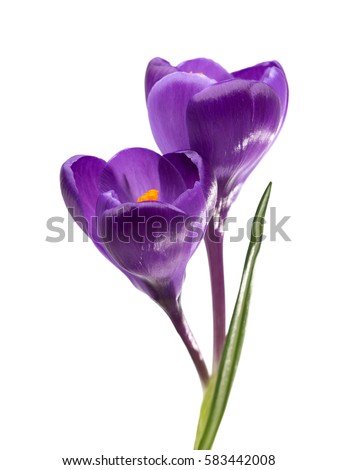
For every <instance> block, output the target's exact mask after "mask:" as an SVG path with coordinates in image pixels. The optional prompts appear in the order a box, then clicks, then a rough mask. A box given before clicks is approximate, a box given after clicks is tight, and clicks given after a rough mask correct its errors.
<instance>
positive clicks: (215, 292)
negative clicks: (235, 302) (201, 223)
mask: <svg viewBox="0 0 338 470" xmlns="http://www.w3.org/2000/svg"><path fill="white" fill-rule="evenodd" d="M205 246H206V250H207V255H208V262H209V272H210V282H211V294H212V308H213V338H214V342H213V372H215V371H217V369H218V365H219V361H220V358H221V355H222V351H223V348H224V343H225V338H226V316H225V315H226V314H225V288H224V267H223V232H220V231H218V230H217V229H216V224H215V218H214V217H212V218H211V220H210V222H209V225H208V228H207V232H206V235H205Z"/></svg>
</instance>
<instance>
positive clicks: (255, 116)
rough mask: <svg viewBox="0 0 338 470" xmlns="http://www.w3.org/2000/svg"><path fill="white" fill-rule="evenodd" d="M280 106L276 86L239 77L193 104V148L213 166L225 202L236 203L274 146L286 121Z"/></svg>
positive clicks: (190, 109) (211, 89) (189, 115)
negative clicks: (243, 186) (240, 188)
mask: <svg viewBox="0 0 338 470" xmlns="http://www.w3.org/2000/svg"><path fill="white" fill-rule="evenodd" d="M280 108H281V107H280V100H279V98H278V96H277V94H276V93H275V92H274V91H273V90H272V88H271V87H270V86H268V85H266V84H265V83H262V82H253V81H246V80H239V79H235V80H230V81H227V82H222V83H218V84H216V85H213V86H211V87H209V88H207V89H205V90H203V91H201V92H200V93H198V94H196V95H195V96H194V97H193V98H192V99H191V100H190V103H189V106H188V110H187V123H188V129H189V137H190V144H191V148H193V149H194V150H195V151H197V152H198V153H199V154H200V155H201V156H202V157H203V158H204V159H205V160H208V161H209V163H210V165H211V167H212V168H213V171H214V175H215V177H216V179H217V182H218V192H219V194H218V198H219V203H220V200H221V199H223V203H224V199H228V201H227V202H228V203H231V201H230V200H229V197H231V193H232V192H236V191H237V190H238V188H237V187H238V185H240V184H241V183H243V182H244V180H245V179H246V178H247V176H248V175H249V174H250V172H251V171H252V170H253V168H254V167H255V166H256V165H257V163H258V162H259V160H260V159H261V158H262V156H263V154H264V153H265V152H266V150H267V149H268V147H269V146H270V145H271V142H272V141H273V138H274V136H275V134H276V132H277V129H278V127H279V124H280V121H281V109H280Z"/></svg>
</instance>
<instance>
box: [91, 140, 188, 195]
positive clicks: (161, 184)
mask: <svg viewBox="0 0 338 470" xmlns="http://www.w3.org/2000/svg"><path fill="white" fill-rule="evenodd" d="M100 189H101V191H102V192H103V193H106V192H108V191H110V190H111V189H114V191H115V193H116V195H117V199H118V200H119V201H121V203H127V202H129V203H134V202H137V200H138V198H139V197H140V196H142V195H143V194H145V193H146V192H148V191H149V190H150V189H157V190H158V191H159V200H160V201H162V202H168V203H171V202H172V201H174V200H175V199H176V198H177V197H178V196H179V195H180V194H181V193H182V192H183V191H185V190H186V185H185V183H184V181H183V179H182V177H181V175H180V174H179V172H178V171H177V170H176V168H175V167H174V166H173V165H172V164H171V163H170V162H169V161H168V160H166V159H165V158H163V157H161V156H160V155H158V154H157V153H155V152H152V151H151V150H148V149H144V148H130V149H126V150H122V151H121V152H119V153H117V154H116V155H115V156H114V157H113V158H111V159H110V160H109V162H108V163H107V165H106V167H105V169H104V171H103V172H102V176H101V182H100Z"/></svg>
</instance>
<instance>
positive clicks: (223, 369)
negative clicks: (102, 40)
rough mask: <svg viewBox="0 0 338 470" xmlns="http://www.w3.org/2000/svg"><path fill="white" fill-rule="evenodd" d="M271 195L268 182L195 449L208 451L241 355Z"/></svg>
mask: <svg viewBox="0 0 338 470" xmlns="http://www.w3.org/2000/svg"><path fill="white" fill-rule="evenodd" d="M270 193H271V183H269V185H268V187H267V188H266V190H265V192H264V194H263V196H262V198H261V200H260V203H259V205H258V208H257V211H256V214H255V217H254V220H253V224H252V229H251V238H250V244H249V248H248V252H247V255H246V259H245V263H244V270H243V274H242V280H241V285H240V288H239V292H238V296H237V301H236V305H235V309H234V312H233V315H232V319H231V323H230V328H229V333H228V336H227V340H226V342H225V347H224V350H223V354H222V357H221V361H220V364H219V368H218V372H217V376H216V377H215V379H214V380H211V381H210V384H209V386H208V388H207V391H206V394H205V396H204V400H203V402H202V406H201V413H200V419H199V423H198V428H197V434H196V440H195V446H194V448H195V449H199V450H207V449H211V448H212V445H213V442H214V440H215V437H216V434H217V431H218V428H219V425H220V423H221V421H222V418H223V414H224V411H225V408H226V405H227V402H228V398H229V395H230V391H231V387H232V384H233V381H234V378H235V374H236V370H237V366H238V362H239V358H240V355H241V350H242V345H243V340H244V335H245V327H246V322H247V317H248V311H249V303H250V295H251V284H252V276H253V271H254V267H255V263H256V260H257V255H258V253H259V250H260V247H261V241H262V237H263V226H264V216H265V212H266V208H267V205H268V202H269V198H270Z"/></svg>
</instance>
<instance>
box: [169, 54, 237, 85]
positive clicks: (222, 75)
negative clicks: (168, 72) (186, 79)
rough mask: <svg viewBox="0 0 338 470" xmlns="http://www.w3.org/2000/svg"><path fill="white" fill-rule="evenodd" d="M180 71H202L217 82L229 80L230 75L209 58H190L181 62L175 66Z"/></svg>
mask: <svg viewBox="0 0 338 470" xmlns="http://www.w3.org/2000/svg"><path fill="white" fill-rule="evenodd" d="M177 69H178V70H180V71H181V72H188V73H190V72H193V73H203V74H204V75H206V76H207V77H209V78H213V79H214V80H216V81H217V82H222V81H224V80H230V79H231V78H232V75H231V74H230V73H229V72H227V71H226V70H225V69H224V68H223V67H222V66H221V65H219V64H218V63H217V62H214V61H213V60H211V59H203V58H200V59H192V60H187V61H185V62H182V63H181V64H179V65H178V66H177Z"/></svg>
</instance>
